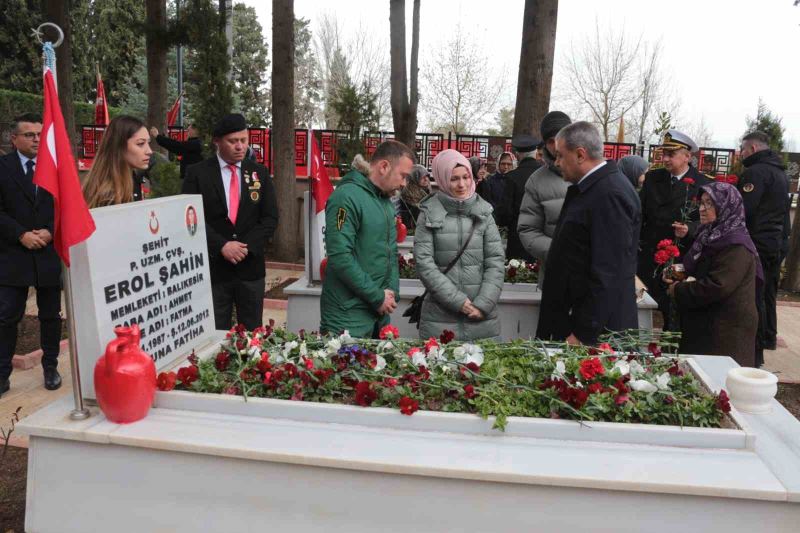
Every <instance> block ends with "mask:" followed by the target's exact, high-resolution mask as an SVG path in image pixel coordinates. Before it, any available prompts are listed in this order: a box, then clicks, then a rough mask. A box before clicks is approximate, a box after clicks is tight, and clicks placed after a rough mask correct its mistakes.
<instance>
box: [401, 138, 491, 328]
mask: <svg viewBox="0 0 800 533" xmlns="http://www.w3.org/2000/svg"><path fill="white" fill-rule="evenodd" d="M433 178H434V179H435V180H436V184H437V185H438V186H439V191H438V192H437V193H436V194H432V195H430V196H429V197H427V198H426V199H425V200H423V201H422V202H421V203H420V204H419V207H420V215H419V219H418V220H417V233H416V236H415V237H414V258H415V260H416V264H417V273H418V274H419V277H420V279H421V280H422V283H423V284H424V285H425V288H426V289H427V290H428V296H427V297H426V298H425V301H424V303H423V305H422V314H421V320H420V328H419V332H420V337H421V338H428V337H438V336H439V335H440V334H441V333H442V331H443V330H445V329H447V330H450V331H452V332H454V333H455V338H456V339H457V340H474V339H482V338H491V337H499V335H500V321H499V320H498V318H497V301H498V299H499V298H500V291H501V290H502V288H503V277H504V275H505V268H504V263H505V254H504V252H503V244H502V241H501V240H500V233H499V232H498V230H497V225H496V224H495V222H494V218H493V217H492V206H491V205H489V203H488V202H486V201H485V200H483V199H482V198H481V197H480V196H478V195H477V194H475V180H474V179H473V177H472V169H471V166H470V164H469V161H467V159H466V158H465V157H464V156H463V155H461V154H460V153H459V152H457V151H455V150H444V151H443V152H440V153H439V155H437V156H436V157H435V158H434V160H433ZM462 250H463V252H462ZM459 252H462V253H461V255H460V257H459ZM451 264H452V266H451V268H450V270H449V271H448V272H447V273H445V272H444V271H445V270H446V269H447V267H448V266H449V265H451Z"/></svg>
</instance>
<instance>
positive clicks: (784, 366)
mask: <svg viewBox="0 0 800 533" xmlns="http://www.w3.org/2000/svg"><path fill="white" fill-rule="evenodd" d="M270 274H273V273H272V272H271V273H270ZM275 276H276V277H279V276H278V275H277V273H276V274H275ZM269 277H272V276H269ZM270 318H271V319H274V320H275V323H276V324H277V325H278V326H284V325H285V324H286V310H284V309H265V310H264V322H265V323H266V322H267V321H269V319H270ZM778 332H779V341H778V344H779V345H781V346H779V347H778V349H777V350H775V351H767V352H764V358H765V359H766V363H765V365H764V368H765V369H767V370H769V371H771V372H774V373H775V374H777V376H778V378H779V379H780V381H781V382H784V383H800V307H789V306H785V305H779V306H778ZM58 369H59V371H60V372H61V376H62V378H63V380H64V384H63V385H62V387H61V388H60V389H59V390H57V391H48V390H45V388H44V379H43V377H42V367H41V366H37V367H34V368H32V369H30V370H15V371H14V372H13V373H12V374H11V390H10V391H9V392H7V393H6V394H4V395H3V397H2V398H0V426H2V427H3V428H8V427H9V425H10V424H9V421H10V418H11V415H12V413H13V412H14V411H15V410H16V409H17V407H20V406H21V407H22V410H21V411H20V416H21V417H25V416H27V415H29V414H31V413H33V412H34V411H36V410H38V409H40V408H41V407H43V406H45V405H47V404H48V403H50V402H52V401H53V400H56V399H58V398H60V397H62V396H64V395H70V396H71V395H72V382H71V379H70V365H69V354H68V353H67V350H66V349H65V350H64V351H63V352H62V353H61V355H60V357H59V365H58ZM92 370H93V369H81V371H82V372H87V371H88V372H91V371H92ZM11 444H12V445H15V446H27V439H25V438H23V437H13V436H12V439H11Z"/></svg>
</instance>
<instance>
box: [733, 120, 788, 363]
mask: <svg viewBox="0 0 800 533" xmlns="http://www.w3.org/2000/svg"><path fill="white" fill-rule="evenodd" d="M740 157H741V158H742V164H743V165H744V167H745V171H744V172H743V173H742V178H741V179H740V180H739V183H738V185H737V187H738V189H739V192H740V193H741V195H742V200H743V202H744V213H745V221H746V224H747V231H749V232H750V238H752V239H753V244H755V245H756V250H757V251H758V258H759V259H760V260H761V267H762V269H763V270H764V287H763V291H762V294H763V300H760V301H759V302H758V303H759V304H760V305H761V309H763V314H762V313H761V312H760V311H761V309H760V310H759V314H760V315H761V317H760V318H761V320H760V321H761V327H759V333H760V336H761V343H760V345H761V347H762V348H764V349H767V350H774V349H775V347H776V346H775V345H776V340H777V335H778V318H777V313H776V307H775V306H776V297H777V293H778V281H779V279H780V271H781V252H782V248H783V240H784V233H785V230H786V225H787V224H788V220H789V202H790V199H789V179H788V176H787V175H786V170H785V168H784V166H783V160H782V158H781V156H780V155H779V154H776V153H775V152H773V151H772V150H770V148H769V136H768V135H767V134H765V133H763V132H760V131H754V132H752V133H749V134H747V135H745V136H744V138H742V147H741V155H740ZM759 357H761V360H759ZM763 362H764V361H763V354H762V353H761V350H757V352H756V365H757V366H758V365H760V364H761V363H763Z"/></svg>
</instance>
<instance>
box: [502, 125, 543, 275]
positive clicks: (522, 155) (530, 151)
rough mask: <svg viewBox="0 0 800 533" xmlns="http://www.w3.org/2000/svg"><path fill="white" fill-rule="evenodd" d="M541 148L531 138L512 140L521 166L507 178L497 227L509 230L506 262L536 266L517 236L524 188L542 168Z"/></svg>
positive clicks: (515, 138)
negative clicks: (540, 160) (539, 149)
mask: <svg viewBox="0 0 800 533" xmlns="http://www.w3.org/2000/svg"><path fill="white" fill-rule="evenodd" d="M539 144H540V142H539V140H538V139H535V138H534V137H532V136H530V135H524V134H523V135H515V136H514V137H513V139H511V146H512V147H513V148H514V151H515V152H516V153H517V158H518V160H519V164H518V165H517V168H515V169H514V170H512V171H511V172H509V173H508V174H506V186H505V190H504V192H503V194H504V195H505V201H503V202H502V203H501V204H500V205H499V206H498V208H497V209H498V213H497V223H498V225H500V226H505V227H507V228H508V244H507V245H506V259H522V260H525V261H529V262H533V259H534V258H533V257H532V256H531V255H530V254H529V253H528V252H527V251H526V250H525V248H524V247H523V246H522V242H521V241H520V240H519V233H518V232H517V220H518V219H519V208H520V205H522V199H523V198H524V197H525V184H526V183H528V179H529V178H530V177H531V174H533V173H534V172H536V170H537V169H538V168H539V167H541V166H542V164H541V163H540V162H539V161H537V160H536V147H537V146H538V145H539Z"/></svg>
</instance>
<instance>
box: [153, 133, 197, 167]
mask: <svg viewBox="0 0 800 533" xmlns="http://www.w3.org/2000/svg"><path fill="white" fill-rule="evenodd" d="M186 134H187V137H186V140H185V141H176V140H175V139H173V138H172V137H168V136H166V135H160V134H159V133H158V128H155V127H153V128H150V136H151V137H153V138H154V139H155V140H156V142H157V143H158V144H159V146H161V147H163V148H166V149H167V150H168V151H169V152H170V153H172V154H175V155H177V156H180V158H181V179H183V178H184V177H186V169H187V168H189V167H190V166H192V165H194V164H195V163H199V162H200V161H202V160H203V143H202V142H201V141H200V137H199V136H198V134H197V128H195V127H194V124H190V125H189V128H188V130H187V132H186Z"/></svg>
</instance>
